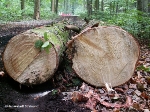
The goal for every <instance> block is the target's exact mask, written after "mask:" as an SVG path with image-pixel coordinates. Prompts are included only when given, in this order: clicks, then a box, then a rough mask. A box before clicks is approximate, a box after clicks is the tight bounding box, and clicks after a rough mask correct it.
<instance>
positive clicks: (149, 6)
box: [148, 0, 150, 14]
mask: <svg viewBox="0 0 150 112" xmlns="http://www.w3.org/2000/svg"><path fill="white" fill-rule="evenodd" d="M148 13H149V14H150V0H148Z"/></svg>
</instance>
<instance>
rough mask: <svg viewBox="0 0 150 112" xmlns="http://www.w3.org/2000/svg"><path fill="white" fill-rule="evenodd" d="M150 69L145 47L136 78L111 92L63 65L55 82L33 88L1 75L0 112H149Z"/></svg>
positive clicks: (149, 50) (148, 55)
mask: <svg viewBox="0 0 150 112" xmlns="http://www.w3.org/2000/svg"><path fill="white" fill-rule="evenodd" d="M66 60H67V59H66ZM68 64H70V63H69V62H68ZM149 66H150V49H149V48H148V47H146V46H143V47H141V56H140V59H139V61H138V66H137V68H136V70H135V73H134V75H133V77H132V78H131V79H130V80H129V81H128V82H127V83H125V84H123V85H121V86H118V87H114V88H112V89H113V90H114V91H111V92H108V91H107V90H106V88H105V87H101V88H95V87H92V86H90V85H88V84H86V83H84V82H83V81H82V80H80V79H79V78H78V77H77V76H76V75H75V74H74V72H73V71H72V70H71V69H70V68H67V66H66V65H61V67H60V68H59V70H58V72H57V73H56V74H55V76H54V78H53V79H51V80H49V81H47V82H46V83H44V84H41V85H37V86H33V87H27V86H23V85H22V86H21V85H19V84H18V83H17V82H15V81H14V80H12V79H11V78H10V77H9V76H7V75H4V76H2V73H1V77H0V88H1V89H0V111H1V112H91V111H92V112H149V111H150V68H149Z"/></svg>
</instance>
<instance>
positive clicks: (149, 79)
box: [145, 76, 150, 85]
mask: <svg viewBox="0 0 150 112" xmlns="http://www.w3.org/2000/svg"><path fill="white" fill-rule="evenodd" d="M145 79H146V82H147V84H149V85H150V76H146V77H145Z"/></svg>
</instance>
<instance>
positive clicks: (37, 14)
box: [33, 0, 40, 20]
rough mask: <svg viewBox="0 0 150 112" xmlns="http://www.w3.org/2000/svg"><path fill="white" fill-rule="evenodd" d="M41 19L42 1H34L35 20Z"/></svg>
mask: <svg viewBox="0 0 150 112" xmlns="http://www.w3.org/2000/svg"><path fill="white" fill-rule="evenodd" d="M39 18H40V0H34V17H33V19H35V20H38V19H39Z"/></svg>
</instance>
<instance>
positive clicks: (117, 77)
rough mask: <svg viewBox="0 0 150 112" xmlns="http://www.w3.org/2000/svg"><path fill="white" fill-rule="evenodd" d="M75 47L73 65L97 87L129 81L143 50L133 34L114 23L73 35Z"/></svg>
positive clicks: (81, 75)
mask: <svg viewBox="0 0 150 112" xmlns="http://www.w3.org/2000/svg"><path fill="white" fill-rule="evenodd" d="M73 46H74V47H75V50H74V54H73V56H74V57H73V59H72V62H73V66H72V68H73V69H74V70H75V72H76V73H77V75H78V76H79V77H80V78H82V79H83V80H84V81H85V82H87V83H90V84H91V85H94V86H105V85H106V84H108V85H111V86H112V87H114V86H118V85H121V84H123V83H125V82H126V81H128V80H129V79H130V78H131V77H132V75H133V73H134V69H135V66H136V62H137V60H138V58H139V52H140V50H139V46H138V43H137V42H136V41H135V39H134V38H133V37H132V36H131V35H130V34H129V33H127V32H126V31H124V30H123V29H121V28H118V27H113V26H99V27H94V28H89V29H86V30H84V31H83V32H82V33H80V34H79V35H77V36H75V37H74V38H73Z"/></svg>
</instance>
